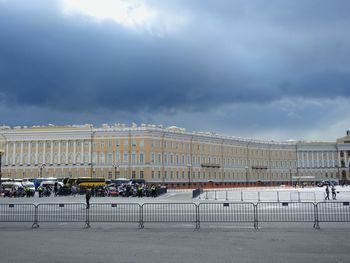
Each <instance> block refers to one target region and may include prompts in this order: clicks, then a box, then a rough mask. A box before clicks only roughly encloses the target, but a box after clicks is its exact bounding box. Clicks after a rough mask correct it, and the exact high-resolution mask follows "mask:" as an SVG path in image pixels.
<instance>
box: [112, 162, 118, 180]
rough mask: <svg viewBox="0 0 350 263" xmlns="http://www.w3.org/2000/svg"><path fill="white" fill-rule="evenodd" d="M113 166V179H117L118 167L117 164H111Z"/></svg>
mask: <svg viewBox="0 0 350 263" xmlns="http://www.w3.org/2000/svg"><path fill="white" fill-rule="evenodd" d="M113 168H114V179H117V169H118V168H119V164H113Z"/></svg>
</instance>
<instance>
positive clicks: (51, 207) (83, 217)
mask: <svg viewBox="0 0 350 263" xmlns="http://www.w3.org/2000/svg"><path fill="white" fill-rule="evenodd" d="M86 210H88V209H86V205H85V204H83V203H68V204H39V205H37V210H36V211H37V221H36V222H34V224H35V225H37V226H39V223H41V222H77V223H79V222H83V223H86V222H87V212H86Z"/></svg>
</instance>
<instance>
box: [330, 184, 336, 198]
mask: <svg viewBox="0 0 350 263" xmlns="http://www.w3.org/2000/svg"><path fill="white" fill-rule="evenodd" d="M331 190H332V199H333V200H337V193H336V192H335V187H334V185H332V188H331Z"/></svg>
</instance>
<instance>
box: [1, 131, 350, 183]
mask: <svg viewBox="0 0 350 263" xmlns="http://www.w3.org/2000/svg"><path fill="white" fill-rule="evenodd" d="M0 133H1V135H2V136H0V148H2V149H4V154H3V156H2V177H11V178H34V177H49V176H50V177H68V176H69V177H81V176H96V177H105V178H119V177H124V178H144V179H146V180H148V181H153V182H164V183H165V182H175V183H189V182H191V183H193V182H208V181H213V182H244V183H247V182H258V181H260V182H291V181H294V182H295V181H320V180H323V179H326V178H339V179H343V180H345V179H349V162H350V143H348V142H347V140H348V139H347V137H348V136H347V137H344V138H342V139H338V140H337V142H334V143H332V142H271V141H257V140H247V139H237V138H230V137H223V136H218V135H213V134H203V133H189V132H185V131H184V130H183V129H178V128H175V129H174V128H168V129H166V128H156V127H148V126H144V127H103V128H93V127H92V126H87V125H86V126H76V127H71V126H69V127H55V126H53V127H34V128H21V129H18V128H17V129H2V130H0ZM349 141H350V139H349Z"/></svg>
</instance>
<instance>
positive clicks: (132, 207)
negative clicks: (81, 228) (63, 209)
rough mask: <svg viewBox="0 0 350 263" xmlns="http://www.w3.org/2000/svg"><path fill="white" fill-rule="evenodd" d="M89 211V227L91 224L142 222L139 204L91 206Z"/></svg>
mask: <svg viewBox="0 0 350 263" xmlns="http://www.w3.org/2000/svg"><path fill="white" fill-rule="evenodd" d="M86 210H87V211H88V219H87V220H88V221H87V226H88V227H89V226H90V222H115V223H116V222H118V223H139V224H140V222H141V206H140V205H139V204H128V203H109V204H105V203H103V204H91V205H90V209H86Z"/></svg>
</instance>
